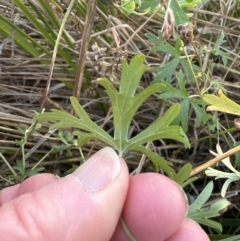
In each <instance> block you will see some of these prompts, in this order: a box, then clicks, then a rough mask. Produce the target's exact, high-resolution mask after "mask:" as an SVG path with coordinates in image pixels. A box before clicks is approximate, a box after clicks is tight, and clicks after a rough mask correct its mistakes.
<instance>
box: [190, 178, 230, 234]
mask: <svg viewBox="0 0 240 241" xmlns="http://www.w3.org/2000/svg"><path fill="white" fill-rule="evenodd" d="M212 190H213V182H210V183H208V185H207V186H206V187H205V188H204V189H203V191H202V192H201V193H200V195H199V196H198V197H197V199H196V200H195V201H194V202H193V203H192V204H191V205H190V206H189V212H188V218H191V219H193V220H195V221H196V222H198V223H200V224H203V225H206V226H209V227H212V228H215V229H216V230H217V231H219V232H221V231H222V226H221V224H219V223H217V222H215V221H213V220H209V218H213V217H218V216H220V215H221V214H222V213H223V212H224V211H226V209H227V207H228V206H229V205H230V202H229V201H228V200H227V199H221V200H218V201H216V202H214V203H213V204H211V205H209V206H207V207H204V208H202V206H203V205H204V204H205V202H206V201H207V200H208V198H209V197H210V196H211V193H212Z"/></svg>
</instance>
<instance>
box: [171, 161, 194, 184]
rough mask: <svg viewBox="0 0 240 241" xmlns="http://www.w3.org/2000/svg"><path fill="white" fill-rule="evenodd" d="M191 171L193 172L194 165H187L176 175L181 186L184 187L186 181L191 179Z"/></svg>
mask: <svg viewBox="0 0 240 241" xmlns="http://www.w3.org/2000/svg"><path fill="white" fill-rule="evenodd" d="M191 171H192V165H191V164H190V163H186V164H185V165H184V166H183V167H181V169H180V170H179V171H178V173H177V174H176V180H175V181H176V182H177V183H178V184H179V185H182V184H183V183H184V181H186V180H187V179H188V178H189V176H190V173H191Z"/></svg>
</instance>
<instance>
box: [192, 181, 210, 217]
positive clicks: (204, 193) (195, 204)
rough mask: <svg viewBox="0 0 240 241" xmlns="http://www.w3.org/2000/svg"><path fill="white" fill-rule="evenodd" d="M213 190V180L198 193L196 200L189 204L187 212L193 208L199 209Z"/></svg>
mask: <svg viewBox="0 0 240 241" xmlns="http://www.w3.org/2000/svg"><path fill="white" fill-rule="evenodd" d="M212 191H213V182H212V181H211V182H209V183H208V184H207V186H206V187H205V188H204V189H203V191H202V192H201V193H200V194H199V195H198V197H197V198H196V200H195V201H194V202H193V203H192V204H191V205H190V206H189V213H191V212H192V211H193V210H199V209H200V208H201V207H202V206H203V205H204V203H205V202H206V201H207V200H208V199H209V197H210V196H211V194H212Z"/></svg>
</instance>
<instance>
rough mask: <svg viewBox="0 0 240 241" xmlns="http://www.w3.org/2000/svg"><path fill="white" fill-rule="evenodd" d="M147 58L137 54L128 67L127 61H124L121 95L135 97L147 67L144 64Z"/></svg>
mask: <svg viewBox="0 0 240 241" xmlns="http://www.w3.org/2000/svg"><path fill="white" fill-rule="evenodd" d="M144 61H145V56H144V55H143V54H136V55H135V56H134V57H133V58H132V60H131V62H130V64H129V65H128V63H127V61H126V60H125V59H123V60H122V74H121V80H120V87H119V93H120V94H124V95H125V96H128V97H133V96H134V95H135V92H136V90H137V87H138V85H139V83H140V80H141V77H142V75H143V73H144V72H145V70H146V69H147V66H146V65H144V64H143V62H144Z"/></svg>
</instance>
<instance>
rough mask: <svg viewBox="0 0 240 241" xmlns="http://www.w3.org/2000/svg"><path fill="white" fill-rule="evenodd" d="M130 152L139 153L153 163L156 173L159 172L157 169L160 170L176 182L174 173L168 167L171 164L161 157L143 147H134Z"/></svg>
mask: <svg viewBox="0 0 240 241" xmlns="http://www.w3.org/2000/svg"><path fill="white" fill-rule="evenodd" d="M131 150H132V151H139V152H141V153H142V154H144V155H145V156H147V158H148V159H149V160H151V162H152V163H153V165H154V167H155V171H156V172H159V169H160V168H161V169H162V170H163V171H164V172H165V173H166V174H167V175H168V176H169V177H170V178H171V179H173V180H176V173H175V171H174V170H173V169H172V168H171V167H170V165H171V166H172V163H171V162H168V161H166V160H165V159H164V158H162V157H161V156H159V155H157V154H156V153H154V152H153V151H151V150H149V149H147V148H145V147H143V146H138V147H134V148H133V149H131Z"/></svg>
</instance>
